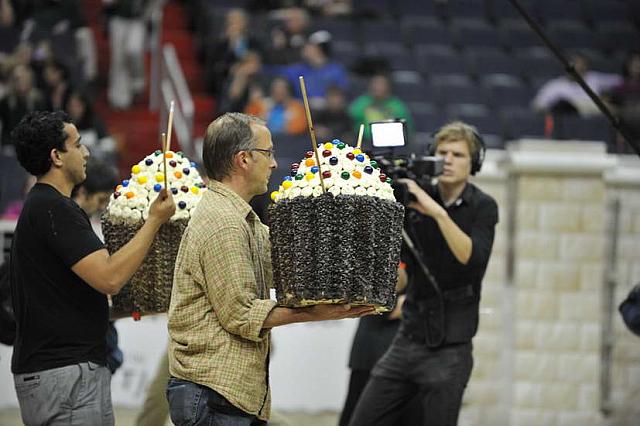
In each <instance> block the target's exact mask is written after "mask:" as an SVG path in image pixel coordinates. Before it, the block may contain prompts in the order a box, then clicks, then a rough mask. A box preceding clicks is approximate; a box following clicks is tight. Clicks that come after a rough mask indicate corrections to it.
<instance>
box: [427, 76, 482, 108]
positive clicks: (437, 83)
mask: <svg viewBox="0 0 640 426" xmlns="http://www.w3.org/2000/svg"><path fill="white" fill-rule="evenodd" d="M431 84H432V85H433V87H434V88H435V90H436V93H437V98H438V99H439V100H440V101H441V102H443V103H444V104H456V103H457V104H485V103H486V101H487V94H486V92H485V90H484V88H482V87H480V86H478V85H477V84H474V83H473V82H472V80H471V79H470V78H469V77H468V76H467V75H455V74H450V75H440V76H433V77H432V78H431Z"/></svg>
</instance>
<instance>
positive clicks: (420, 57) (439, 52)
mask: <svg viewBox="0 0 640 426" xmlns="http://www.w3.org/2000/svg"><path fill="white" fill-rule="evenodd" d="M415 51H416V59H417V62H418V70H419V71H420V72H422V73H425V74H460V73H466V72H467V71H468V70H467V69H466V64H465V62H464V60H463V59H462V57H461V56H460V55H459V54H458V53H457V52H456V51H455V50H453V49H452V48H449V47H445V46H439V45H436V46H416V48H415Z"/></svg>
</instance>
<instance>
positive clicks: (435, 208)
mask: <svg viewBox="0 0 640 426" xmlns="http://www.w3.org/2000/svg"><path fill="white" fill-rule="evenodd" d="M398 182H400V183H402V184H405V185H407V189H408V190H409V192H410V193H412V194H413V195H414V196H415V197H416V201H412V202H411V203H409V206H408V207H409V208H412V209H414V210H416V211H418V212H419V213H422V214H423V215H425V216H430V217H432V218H434V219H435V218H436V217H438V216H440V215H443V214H446V212H445V210H444V209H443V208H442V206H441V205H440V204H438V203H436V201H435V200H434V199H433V198H431V196H429V194H427V193H426V192H425V191H424V190H423V189H422V188H420V186H419V185H418V184H417V183H416V182H415V181H414V180H412V179H398Z"/></svg>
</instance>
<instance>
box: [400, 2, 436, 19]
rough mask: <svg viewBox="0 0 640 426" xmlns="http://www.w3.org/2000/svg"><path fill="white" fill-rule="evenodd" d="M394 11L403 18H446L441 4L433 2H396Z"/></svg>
mask: <svg viewBox="0 0 640 426" xmlns="http://www.w3.org/2000/svg"><path fill="white" fill-rule="evenodd" d="M393 4H394V9H395V10H396V11H397V13H398V14H399V15H400V16H401V17H403V16H432V17H434V18H444V9H443V7H442V6H441V5H440V4H435V3H434V1H433V0H421V1H415V0H395V1H393Z"/></svg>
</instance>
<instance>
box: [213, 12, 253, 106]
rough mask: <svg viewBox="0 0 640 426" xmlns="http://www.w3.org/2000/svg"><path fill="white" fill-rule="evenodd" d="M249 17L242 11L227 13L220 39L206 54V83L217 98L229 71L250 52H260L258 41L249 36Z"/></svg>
mask: <svg viewBox="0 0 640 426" xmlns="http://www.w3.org/2000/svg"><path fill="white" fill-rule="evenodd" d="M248 23H249V17H248V16H247V14H246V12H245V11H243V10H242V9H231V10H230V11H229V12H228V13H227V17H226V24H225V29H224V33H223V35H222V39H221V40H220V41H218V42H217V43H216V44H215V46H214V47H213V49H212V50H211V52H207V71H208V77H207V79H208V81H209V82H210V83H211V88H212V90H213V93H214V95H216V96H218V95H219V94H220V92H221V91H222V89H223V87H224V83H225V81H226V79H227V77H228V76H229V71H230V69H231V68H232V67H233V66H234V65H235V64H236V63H238V62H239V61H241V60H242V59H244V58H245V56H246V55H247V54H248V53H249V52H251V51H258V52H260V51H261V46H260V43H259V42H258V40H257V39H256V38H255V37H253V36H252V35H250V34H249V28H248Z"/></svg>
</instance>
